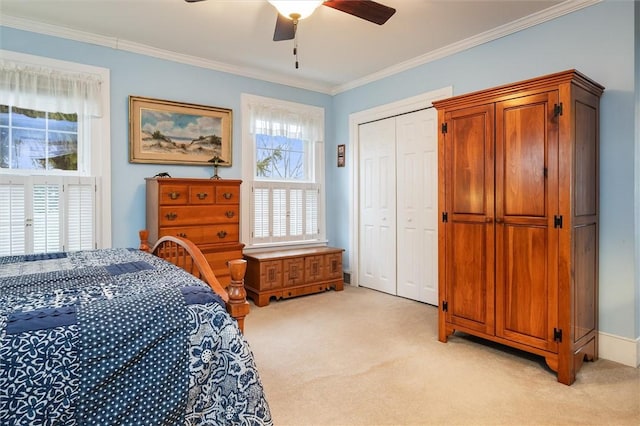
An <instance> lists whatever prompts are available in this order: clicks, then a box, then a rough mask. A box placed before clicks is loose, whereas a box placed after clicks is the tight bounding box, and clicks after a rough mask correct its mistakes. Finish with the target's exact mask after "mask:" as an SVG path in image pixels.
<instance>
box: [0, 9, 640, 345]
mask: <svg viewBox="0 0 640 426" xmlns="http://www.w3.org/2000/svg"><path fill="white" fill-rule="evenodd" d="M0 48H2V49H7V50H14V51H18V52H24V53H30V54H34V55H40V56H48V57H53V58H56V59H62V60H68V61H74V62H80V63H85V64H89V65H95V66H101V67H105V68H109V69H110V70H111V121H112V125H111V139H112V150H111V155H112V177H113V179H112V181H113V182H112V186H113V187H112V197H113V207H112V220H113V245H114V246H135V245H137V240H136V235H137V234H136V232H137V230H138V229H141V228H143V227H144V222H145V219H144V211H145V206H144V178H145V177H147V176H152V175H154V174H155V173H157V172H158V171H168V172H169V173H171V174H172V175H173V176H194V177H208V176H210V173H211V170H210V168H204V167H179V166H162V165H141V164H129V163H128V112H127V107H128V104H127V99H128V96H129V95H138V96H147V97H153V98H160V99H170V100H176V101H184V102H190V103H196V104H205V105H215V106H220V107H226V108H231V109H233V111H234V126H233V134H234V137H233V141H234V148H233V158H234V166H233V167H232V168H231V169H221V175H222V176H223V177H225V178H239V177H240V176H241V169H240V165H241V161H242V159H241V157H240V156H241V140H240V135H241V129H240V94H241V93H243V92H246V93H252V94H256V95H261V96H269V97H275V98H280V99H285V100H290V101H294V102H302V103H307V104H310V105H317V106H322V107H325V109H326V114H325V117H326V118H325V120H326V129H327V132H326V136H327V137H326V152H327V180H326V183H327V218H328V220H327V223H328V237H329V240H330V244H333V245H337V246H341V247H345V248H348V247H349V235H350V230H349V229H348V224H349V217H348V211H349V210H348V207H349V205H350V204H351V198H350V197H351V194H350V188H349V185H350V175H351V170H350V167H349V164H348V163H347V167H345V168H337V167H335V162H334V161H333V160H334V159H335V152H336V145H337V144H339V143H345V144H348V143H349V140H348V138H349V129H348V120H349V114H351V113H353V112H357V111H362V110H366V109H369V108H372V107H375V106H378V105H382V104H386V103H389V102H393V101H397V100H401V99H404V98H407V97H411V96H415V95H417V94H420V93H424V92H428V91H431V90H435V89H439V88H442V87H445V86H451V85H452V86H453V88H454V94H462V93H466V92H469V91H474V90H480V89H485V88H489V87H492V86H495V85H501V84H506V83H510V82H513V81H518V80H523V79H528V78H533V77H537V76H539V75H543V74H548V73H553V72H557V71H562V70H566V69H571V68H575V69H578V70H579V71H581V72H583V73H584V74H586V75H588V76H589V77H591V78H593V79H594V80H595V81H597V82H599V83H600V84H602V85H604V86H605V88H606V90H605V94H604V96H603V97H602V102H601V107H602V117H601V151H600V152H601V178H600V188H601V198H600V199H601V209H600V213H601V228H600V265H599V267H600V329H601V330H602V331H604V332H607V333H610V334H613V335H618V336H623V337H627V338H636V337H638V336H639V335H640V313H639V312H640V306H639V305H640V295H639V294H638V293H640V289H639V286H640V284H636V281H640V280H638V278H637V274H638V270H637V265H636V264H635V258H636V254H635V253H634V250H635V249H636V247H637V246H638V245H640V244H638V243H637V241H638V238H639V236H638V229H636V228H634V226H635V221H634V205H635V202H634V199H635V198H634V197H635V189H634V173H638V172H637V171H634V158H635V157H634V156H635V155H636V151H635V149H636V148H635V147H634V107H635V96H634V63H635V61H634V53H635V51H634V7H633V3H632V2H631V1H628V0H626V1H607V2H604V3H600V4H597V5H594V6H591V7H589V8H587V9H583V10H581V11H578V12H575V13H572V14H570V15H567V16H564V17H561V18H557V19H555V20H553V21H551V22H547V23H545V24H542V25H538V26H536V27H532V28H529V29H527V30H525V31H521V32H519V33H516V34H513V35H510V36H507V37H504V38H501V39H499V40H496V41H493V42H491V43H487V44H484V45H482V46H478V47H475V48H473V49H469V50H467V51H464V52H461V53H459V54H456V55H452V56H450V57H447V58H444V59H441V60H438V61H435V62H432V63H429V64H425V65H423V66H420V67H417V68H415V69H412V70H409V71H405V72H403V73H401V74H398V75H394V76H391V77H388V78H385V79H383V80H380V81H377V82H374V83H371V84H368V85H366V86H363V87H359V88H356V89H353V90H350V91H348V92H344V93H341V94H339V95H337V96H335V97H333V98H332V97H330V96H327V95H323V94H318V93H314V92H311V91H305V90H300V89H295V88H291V87H286V86H282V85H277V84H272V83H268V82H264V81H258V80H253V79H248V78H244V77H239V76H234V75H230V74H226V73H220V72H215V71H211V70H206V69H201V68H197V67H192V66H187V65H182V64H177V63H173V62H169V61H165V60H159V59H155V58H150V57H146V56H141V55H136V54H131V53H127V52H123V51H118V50H113V49H109V48H105V47H100V46H95V45H90V44H84V43H78V42H73V41H68V40H63V39H59V38H55V37H47V36H42V35H37V34H33V33H29V32H24V31H19V30H14V29H10V28H6V27H0ZM638 151H640V149H639V150H638ZM349 153H350V150H349V147H348V146H347V156H349ZM639 204H640V203H639ZM636 214H637V212H636ZM347 258H348V257H347V256H345V259H347ZM348 266H349V265H346V267H347V268H348Z"/></svg>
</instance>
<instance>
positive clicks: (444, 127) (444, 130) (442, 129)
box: [440, 123, 447, 133]
mask: <svg viewBox="0 0 640 426" xmlns="http://www.w3.org/2000/svg"><path fill="white" fill-rule="evenodd" d="M440 130H441V131H442V133H447V123H442V126H440Z"/></svg>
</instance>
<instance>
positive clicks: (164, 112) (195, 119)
mask: <svg viewBox="0 0 640 426" xmlns="http://www.w3.org/2000/svg"><path fill="white" fill-rule="evenodd" d="M231 128H232V127H231V110H230V109H226V108H218V107H211V106H205V105H195V104H188V103H182V102H174V101H165V100H160V99H150V98H143V97H139V96H130V97H129V153H130V155H129V161H130V162H132V163H154V164H189V165H211V161H210V160H211V159H213V158H216V157H217V158H218V159H219V160H218V161H219V165H220V166H231Z"/></svg>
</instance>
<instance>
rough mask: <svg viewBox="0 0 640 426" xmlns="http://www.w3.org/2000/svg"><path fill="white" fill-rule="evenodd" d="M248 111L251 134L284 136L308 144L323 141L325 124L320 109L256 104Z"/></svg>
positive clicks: (250, 106) (249, 107)
mask: <svg viewBox="0 0 640 426" xmlns="http://www.w3.org/2000/svg"><path fill="white" fill-rule="evenodd" d="M248 110H249V114H250V121H249V126H250V128H249V132H251V133H252V134H254V135H256V134H263V135H270V136H284V137H286V138H289V139H300V140H303V141H307V142H319V141H322V140H323V128H324V122H323V115H322V110H321V109H320V108H316V107H310V108H308V109H305V108H300V106H296V107H294V108H289V107H288V106H287V105H286V104H285V106H282V105H273V104H270V103H268V102H265V103H260V102H254V103H251V104H250V105H248Z"/></svg>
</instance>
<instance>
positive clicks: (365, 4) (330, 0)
mask: <svg viewBox="0 0 640 426" xmlns="http://www.w3.org/2000/svg"><path fill="white" fill-rule="evenodd" d="M185 1H186V2H187V3H195V2H199V1H202V0H185ZM269 3H271V4H272V5H273V6H274V7H275V8H276V9H277V10H278V17H277V20H276V28H275V31H274V33H273V41H280V40H293V39H294V38H295V36H296V28H297V26H298V20H300V19H304V18H306V17H307V16H309V15H311V14H312V13H313V11H314V10H315V9H316V8H317V7H318V6H320V5H322V6H328V7H330V8H332V9H336V10H339V11H341V12H345V13H348V14H349V15H353V16H356V17H358V18H361V19H364V20H365V21H369V22H373V23H374V24H378V25H382V24H384V23H385V22H387V20H389V18H391V16H393V14H394V13H396V10H395V9H394V8H392V7H388V6H385V5H383V4H380V3H376V2H375V1H372V0H326V1H318V0H316V1H311V0H302V1H293V0H280V1H271V0H269Z"/></svg>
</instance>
